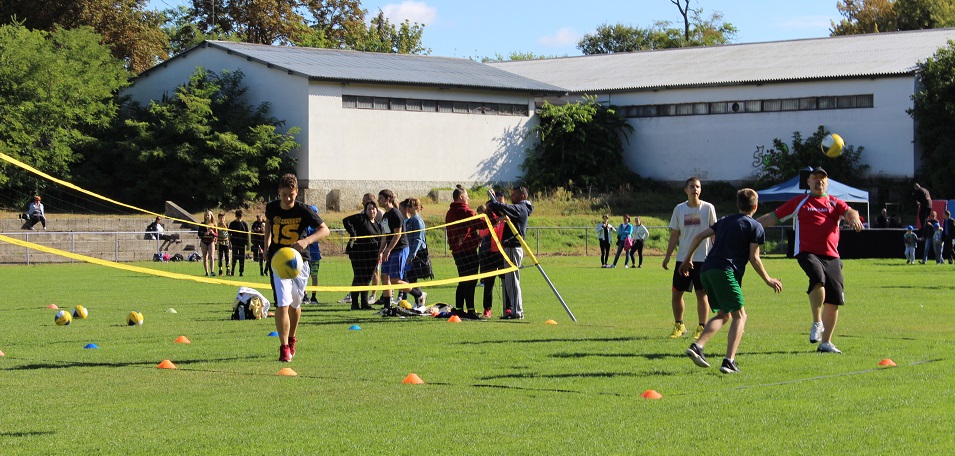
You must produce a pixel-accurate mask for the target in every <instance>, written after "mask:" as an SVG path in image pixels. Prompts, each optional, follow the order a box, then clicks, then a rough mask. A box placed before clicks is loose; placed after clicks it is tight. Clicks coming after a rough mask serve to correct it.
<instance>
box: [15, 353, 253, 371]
mask: <svg viewBox="0 0 955 456" xmlns="http://www.w3.org/2000/svg"><path fill="white" fill-rule="evenodd" d="M271 358H272V357H271V356H256V355H249V356H241V357H240V356H235V357H231V358H214V359H193V360H176V361H174V363H175V364H176V366H188V365H190V364H198V363H210V362H228V361H258V360H262V359H271ZM158 364H159V363H158V362H156V361H153V360H149V361H133V362H116V363H105V362H101V363H90V362H80V361H64V362H46V363H33V364H24V365H22V366H16V367H9V368H7V370H40V369H72V368H78V367H155V366H156V365H158Z"/></svg>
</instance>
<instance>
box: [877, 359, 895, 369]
mask: <svg viewBox="0 0 955 456" xmlns="http://www.w3.org/2000/svg"><path fill="white" fill-rule="evenodd" d="M879 365H880V366H886V367H895V361H892V360H891V359H889V358H886V359H883V360H882V361H879Z"/></svg>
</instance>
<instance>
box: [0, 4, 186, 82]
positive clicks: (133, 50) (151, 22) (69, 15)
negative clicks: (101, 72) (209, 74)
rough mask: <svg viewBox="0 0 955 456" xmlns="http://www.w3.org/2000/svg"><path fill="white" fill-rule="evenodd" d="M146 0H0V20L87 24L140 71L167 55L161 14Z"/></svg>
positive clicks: (33, 25)
mask: <svg viewBox="0 0 955 456" xmlns="http://www.w3.org/2000/svg"><path fill="white" fill-rule="evenodd" d="M148 3H149V2H148V0H46V1H21V0H0V24H11V23H13V21H14V19H13V18H14V17H15V18H16V19H15V20H18V21H22V22H23V25H24V26H26V27H28V28H30V29H34V30H46V31H52V30H54V29H55V28H57V27H60V28H66V29H72V28H77V27H83V26H89V27H92V28H93V29H94V30H96V32H97V33H99V34H100V35H102V42H103V44H106V45H108V46H109V47H110V48H111V49H112V53H113V55H114V56H115V57H116V58H117V59H120V60H122V61H123V62H126V66H127V68H129V70H130V71H133V72H137V73H138V72H140V71H143V70H145V69H147V68H149V67H152V66H153V65H155V64H157V63H159V62H160V61H161V60H163V59H165V58H167V57H168V54H167V53H166V48H167V45H168V44H167V38H166V35H165V34H164V33H163V32H162V30H161V28H160V27H161V25H162V23H163V20H164V16H163V15H162V14H161V13H159V12H158V11H151V10H148V9H147V7H148Z"/></svg>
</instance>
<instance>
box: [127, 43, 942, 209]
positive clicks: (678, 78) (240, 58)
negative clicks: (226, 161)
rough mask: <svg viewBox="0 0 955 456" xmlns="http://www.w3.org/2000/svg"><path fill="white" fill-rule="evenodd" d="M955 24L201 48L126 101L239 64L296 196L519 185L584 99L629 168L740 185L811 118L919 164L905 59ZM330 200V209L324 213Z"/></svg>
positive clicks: (893, 167)
mask: <svg viewBox="0 0 955 456" xmlns="http://www.w3.org/2000/svg"><path fill="white" fill-rule="evenodd" d="M950 39H955V29H937V30H925V31H912V32H900V33H882V34H869V35H854V36H845V37H833V38H820V39H809V40H794V41H780V42H769V43H753V44H737V45H727V46H716V47H698V48H685V49H672V50H659V51H646V52H635V53H626V54H609V55H598V56H583V57H568V58H558V59H546V60H533V61H515V62H497V63H490V64H480V63H477V62H472V61H470V60H465V59H453V58H444V57H432V56H408V55H391V54H372V53H359V52H350V51H335V50H326V49H307V48H294V47H280V46H263V45H251V44H241V43H230V42H218V41H216V42H206V43H203V44H202V45H200V46H198V47H196V48H193V49H191V50H189V51H186V52H185V53H183V54H181V55H178V56H176V57H173V58H172V59H170V60H169V61H167V62H164V63H162V64H160V65H158V66H157V67H155V68H152V69H150V70H148V71H146V72H144V73H143V74H141V75H140V76H139V77H138V78H137V80H136V81H135V84H134V85H133V87H131V88H130V89H129V90H128V93H130V94H132V95H133V97H134V99H137V100H139V101H141V102H146V101H148V100H150V99H159V98H160V97H161V96H162V95H163V93H168V92H170V91H172V90H173V89H174V88H175V87H176V86H177V85H181V84H183V83H184V82H186V81H187V79H188V77H189V75H190V74H191V73H192V72H193V71H195V67H197V66H202V67H205V68H207V69H210V70H213V71H216V72H219V71H221V70H225V69H228V70H236V69H240V70H242V71H243V73H244V74H245V76H246V77H245V81H244V82H245V83H246V84H247V85H248V86H249V87H250V90H249V94H250V97H251V100H250V101H251V102H253V103H259V102H262V101H268V102H270V103H271V104H272V114H273V115H274V116H275V117H277V118H279V119H284V120H285V121H286V126H287V127H289V126H298V127H300V128H302V133H301V134H300V135H299V136H298V141H299V143H301V144H302V145H303V153H302V154H301V157H300V161H299V171H298V172H299V178H300V179H301V180H302V183H303V186H307V190H306V192H305V193H306V198H307V199H308V200H309V201H311V202H316V203H322V202H325V201H329V202H330V203H334V202H335V200H337V195H338V192H339V191H340V192H341V198H342V199H343V200H345V201H347V204H346V206H349V207H350V206H351V205H352V203H353V202H354V201H356V198H357V197H358V195H360V194H361V193H364V192H366V191H370V192H375V191H377V190H380V189H381V188H385V187H388V188H393V189H395V190H396V191H397V192H398V194H399V196H403V195H406V194H423V193H425V192H427V191H428V190H429V189H431V188H435V187H451V186H452V185H453V184H454V183H464V184H470V183H473V182H487V181H511V180H513V179H515V178H516V177H517V176H519V175H520V174H521V173H520V169H519V167H518V165H519V164H520V163H521V162H522V161H523V154H524V150H525V149H527V148H529V147H530V146H531V145H532V142H531V141H529V140H528V139H527V137H526V135H527V133H528V131H529V129H530V128H531V127H533V126H534V125H535V124H536V118H535V116H534V106H535V100H536V102H537V103H539V102H541V100H544V99H547V100H552V101H566V100H574V99H579V98H580V97H581V96H583V95H594V96H597V98H598V100H600V101H602V102H606V103H609V104H612V105H615V106H618V107H622V108H623V109H622V110H621V112H624V113H625V115H626V116H627V117H628V119H629V122H630V123H631V124H632V125H633V126H634V129H635V131H634V133H633V135H632V136H631V137H630V140H629V144H628V145H626V147H627V150H626V151H625V152H624V156H625V160H626V164H627V165H628V166H629V167H630V168H631V169H633V170H634V171H636V172H637V173H639V174H640V175H642V176H645V177H651V178H654V179H657V180H662V181H671V182H682V180H683V179H685V178H686V177H687V176H689V175H697V176H699V177H701V178H703V179H706V180H727V181H739V180H745V179H748V178H750V177H752V174H753V172H754V171H755V168H754V167H753V162H754V152H757V151H759V150H766V149H770V148H772V140H773V139H774V138H781V139H783V140H784V141H785V142H787V143H788V142H789V141H790V138H791V136H792V133H793V132H794V131H800V132H802V133H803V134H804V135H805V136H809V135H811V134H812V133H814V132H815V130H816V129H817V127H818V126H820V125H823V126H825V127H826V128H827V129H829V130H830V131H833V132H836V133H839V134H840V135H842V137H843V138H845V140H846V142H847V143H848V144H850V145H854V146H857V147H858V146H864V147H865V152H864V154H863V161H864V162H865V163H867V164H868V165H870V167H871V170H870V173H871V174H872V175H874V176H882V177H888V178H910V177H912V176H913V175H914V173H915V171H916V170H917V169H918V166H919V155H920V154H919V148H918V145H917V144H916V143H915V126H914V122H913V120H912V118H911V117H910V116H909V115H908V114H907V113H906V109H908V108H910V107H911V106H912V101H911V96H912V94H913V93H914V91H915V90H916V87H917V75H916V73H915V69H916V64H917V63H918V62H920V61H923V60H925V59H927V58H929V57H931V56H932V55H933V54H934V53H935V52H936V51H937V50H938V49H939V48H941V47H944V46H946V44H947V42H948V40H950ZM331 205H332V206H335V204H331Z"/></svg>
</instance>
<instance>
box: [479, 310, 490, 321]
mask: <svg viewBox="0 0 955 456" xmlns="http://www.w3.org/2000/svg"><path fill="white" fill-rule="evenodd" d="M481 318H483V319H485V320H487V319H488V318H491V309H484V313H483V314H481Z"/></svg>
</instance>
